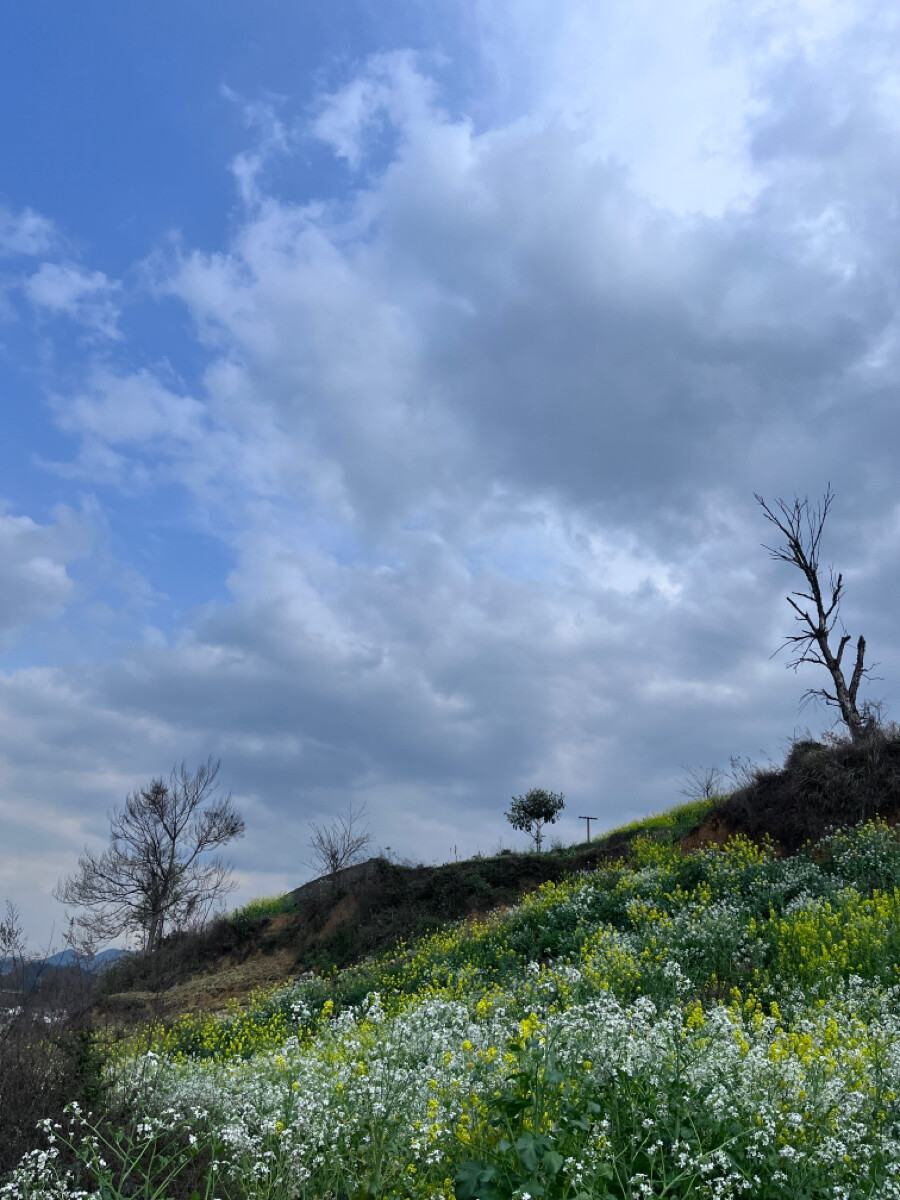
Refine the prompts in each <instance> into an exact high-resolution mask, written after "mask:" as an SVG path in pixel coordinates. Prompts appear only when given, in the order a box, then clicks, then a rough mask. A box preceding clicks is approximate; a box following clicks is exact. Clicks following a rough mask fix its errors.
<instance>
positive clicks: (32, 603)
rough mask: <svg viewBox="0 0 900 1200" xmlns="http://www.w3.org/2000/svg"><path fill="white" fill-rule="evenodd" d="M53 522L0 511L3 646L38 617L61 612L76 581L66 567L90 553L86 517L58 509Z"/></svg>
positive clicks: (0, 638)
mask: <svg viewBox="0 0 900 1200" xmlns="http://www.w3.org/2000/svg"><path fill="white" fill-rule="evenodd" d="M54 518H55V520H54V523H53V524H52V525H39V524H37V523H36V522H35V521H33V520H32V519H31V518H30V517H24V516H13V515H12V514H10V513H8V512H4V511H2V510H0V645H3V644H9V643H10V642H11V641H12V640H13V639H14V638H15V637H16V635H18V634H19V633H20V632H21V630H22V629H23V628H25V627H27V626H28V625H29V624H31V623H32V622H34V621H37V620H43V619H47V618H55V617H59V616H61V615H62V613H63V612H64V610H65V608H66V605H67V604H68V603H69V601H70V600H71V599H72V597H73V593H74V591H75V584H74V583H73V581H72V578H71V577H70V575H69V573H68V571H67V567H68V565H69V564H70V563H71V562H73V561H74V560H76V559H78V558H82V557H84V556H85V555H86V554H88V553H89V551H90V548H91V544H92V541H93V533H92V530H91V526H90V524H89V522H88V521H87V519H86V518H85V517H84V516H83V515H81V514H78V513H74V512H72V511H71V510H70V509H66V508H62V507H60V508H58V509H56V510H55V512H54Z"/></svg>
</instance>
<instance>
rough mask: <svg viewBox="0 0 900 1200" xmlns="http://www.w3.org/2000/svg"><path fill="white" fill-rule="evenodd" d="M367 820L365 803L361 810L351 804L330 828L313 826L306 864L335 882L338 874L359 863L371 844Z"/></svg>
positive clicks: (311, 825) (328, 826)
mask: <svg viewBox="0 0 900 1200" xmlns="http://www.w3.org/2000/svg"><path fill="white" fill-rule="evenodd" d="M365 818H366V806H365V804H363V805H361V806H360V807H359V808H358V809H354V807H353V805H352V804H350V805H348V807H347V810H346V812H343V813H339V814H338V816H337V817H336V818H335V820H334V821H332V822H331V824H330V825H315V824H312V823H311V824H310V828H311V829H312V834H311V836H310V839H309V847H310V856H309V859H308V860H307V865H308V866H309V867H311V868H312V869H313V870H314V871H318V872H319V874H320V875H328V876H329V877H330V878H331V881H332V883H333V882H334V881H335V878H336V876H337V873H338V871H342V870H343V869H344V867H352V866H353V865H354V864H355V863H357V862H359V858H360V855H361V854H362V852H363V850H365V848H366V847H367V846H368V845H369V844H370V843H371V841H372V834H371V833H370V832H369V829H368V826H366V825H364V824H363V822H364V821H365Z"/></svg>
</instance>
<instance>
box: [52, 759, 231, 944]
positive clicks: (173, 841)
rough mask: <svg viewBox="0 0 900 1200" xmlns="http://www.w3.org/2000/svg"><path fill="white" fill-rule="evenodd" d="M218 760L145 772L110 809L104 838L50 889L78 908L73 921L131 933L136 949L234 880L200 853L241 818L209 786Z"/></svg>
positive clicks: (89, 928)
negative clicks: (102, 845) (149, 776)
mask: <svg viewBox="0 0 900 1200" xmlns="http://www.w3.org/2000/svg"><path fill="white" fill-rule="evenodd" d="M218 773H219V763H218V762H215V763H214V762H213V761H212V759H211V758H210V759H209V760H208V761H207V762H206V763H205V764H204V765H202V766H200V767H198V768H197V770H196V771H195V772H194V773H193V774H190V773H189V772H188V771H187V769H186V768H185V765H184V763H182V764H181V767H180V768H177V767H176V768H173V770H172V774H171V776H170V777H169V779H168V781H166V780H164V779H153V780H151V782H150V784H149V785H148V786H147V787H146V788H142V789H141V790H140V791H137V792H133V793H132V794H131V795H129V796H127V797H126V799H125V807H124V809H114V810H113V812H112V813H111V814H110V825H111V829H110V844H109V848H108V849H107V850H105V851H104V852H103V853H102V854H95V853H94V852H93V851H92V850H87V849H86V850H85V852H84V854H83V855H82V856H81V858H80V859H79V860H78V871H77V872H76V873H75V874H74V875H71V876H69V877H68V878H66V879H62V880H60V882H59V884H58V885H57V887H56V890H55V892H54V895H55V896H56V898H57V899H58V900H60V901H62V903H63V904H66V905H68V906H70V907H72V908H76V909H80V910H81V912H80V913H78V914H77V915H76V917H75V925H76V926H78V927H80V928H81V929H82V930H83V931H84V932H85V933H86V934H88V935H90V937H91V938H92V939H96V940H109V939H111V938H114V937H119V936H120V935H121V934H138V935H139V936H140V938H141V941H142V945H143V949H144V950H146V951H148V952H150V953H153V952H155V951H156V950H158V949H159V947H160V945H161V943H162V939H163V937H164V935H165V934H166V933H167V932H169V931H172V930H176V929H181V928H184V927H185V926H186V925H187V924H189V923H191V922H192V921H193V920H195V919H196V918H197V916H198V914H201V913H204V912H208V911H209V909H210V908H211V907H212V905H213V904H215V902H216V901H217V900H218V899H219V898H220V897H222V896H224V895H225V894H226V893H228V892H230V891H232V890H233V889H234V887H235V884H234V882H233V880H232V876H231V869H230V867H229V866H228V864H226V863H224V862H223V861H222V860H221V859H219V858H208V857H206V856H207V855H208V854H209V853H210V852H211V851H213V850H216V849H218V848H219V847H220V846H224V845H225V844H226V843H227V842H230V841H232V840H233V839H234V838H237V837H241V836H242V835H243V832H244V820H243V818H242V817H241V816H240V814H239V813H238V812H237V810H236V809H235V807H234V805H233V804H232V802H231V796H230V795H229V796H226V797H224V798H222V797H221V796H219V795H218V794H217V792H216V789H215V781H216V777H217V775H218Z"/></svg>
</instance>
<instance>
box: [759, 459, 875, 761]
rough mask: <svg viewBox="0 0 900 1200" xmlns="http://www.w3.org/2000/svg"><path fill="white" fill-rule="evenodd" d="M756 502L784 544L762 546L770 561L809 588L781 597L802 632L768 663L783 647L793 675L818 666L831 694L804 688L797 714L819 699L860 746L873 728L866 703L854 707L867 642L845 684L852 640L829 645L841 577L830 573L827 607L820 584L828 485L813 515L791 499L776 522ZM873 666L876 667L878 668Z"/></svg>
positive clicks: (806, 503) (805, 503)
mask: <svg viewBox="0 0 900 1200" xmlns="http://www.w3.org/2000/svg"><path fill="white" fill-rule="evenodd" d="M756 499H757V500H758V502H759V503H760V505H761V506H762V509H763V512H764V513H765V514H766V518H767V519H768V520H769V521H771V522H772V524H773V525H775V526H776V528H777V529H779V530H780V531H781V533H783V534H784V536H785V538H786V539H787V541H786V545H783V546H777V547H772V546H764V548H765V549H766V550H768V551H769V553H770V554H771V555H772V557H773V558H776V559H780V560H781V561H783V562H787V563H791V564H792V565H793V566H795V567H798V568H799V569H800V570H801V571H802V572H803V574H804V576H805V578H806V582H807V584H808V586H809V591H808V592H792V593H791V595H790V596H788V597H786V599H787V602H788V604H790V606H791V607H792V608H793V609H794V612H795V617H796V620H797V621H799V622H800V625H801V628H802V632H800V633H795V634H791V635H790V636H789V637H788V638H787V639H786V640H785V641H784V643H783V644H782V645H781V646H779V647H778V650H776V651H775V652H774V654H773V655H772V656H771V657H773V658H774V657H775V654H778V653H779V651H781V650H783V649H784V648H785V646H793V647H794V648H795V649H796V651H797V655H796V657H795V658H793V659H792V660H791V661H790V662H789V663H788V664H787V665H788V666H789V667H793V668H794V671H795V672H796V670H797V667H798V666H799V665H800V664H801V663H817V664H818V665H820V666H823V667H825V668H827V670H828V672H829V674H830V675H831V678H832V680H833V682H834V691H833V692H829V691H828V690H827V689H826V688H809V689H808V690H807V691H806V692H804V694H803V698H802V700H801V703H800V707H801V708H802V707H803V706H804V705H805V704H806V703H807V702H808V701H809V700H810V699H812V698H813V697H821V698H822V699H824V700H825V703H826V704H830V705H833V706H834V707H835V708H838V709H840V714H841V719H842V720H843V722H844V724H845V725H846V726H847V729H848V730H849V732H850V737H851V739H852V741H854V742H860V741H863V740H864V739H865V738H866V736H867V735H868V734H869V733H870V731H871V730H872V729H873V728H874V727H875V726H876V725H877V714H876V710H875V708H873V706H872V705H871V704H868V703H866V704H863V707H862V711H860V709H859V708H858V706H857V702H856V701H857V694H858V692H859V685H860V682H861V681H862V679H863V678H864V677H865V678H869V677H870V676H869V672H870V670H871V667H866V666H865V654H866V639H865V638H864V637H863V636H862V635H860V637H859V640H858V641H857V643H856V663H855V665H854V668H853V674H852V676H851V678H850V682H849V684H848V683H847V681H846V679H845V677H844V671H843V667H842V665H841V664H842V661H843V657H844V650H845V649H846V647H847V643H848V642H849V641H850V640H851V637H850V634H849V633H846V632H844V633H842V635H841V639H840V642H839V644H838V647H837V649H836V650H832V648H831V645H830V642H829V639H830V637H831V633H832V630H833V629H834V626H835V623H836V621H837V619H838V613H839V609H840V602H841V595H842V593H843V589H844V584H843V576H842V575H840V574H839V575H838V577H837V579H836V580H835V577H834V570H833V568H829V576H830V582H829V590H830V592H831V598H830V600H828V603H827V607H826V599H825V597H824V596H823V594H822V587H821V584H820V583H819V543H820V541H821V539H822V528H823V526H824V524H825V518H826V517H827V516H828V510H829V508H830V507H831V502H832V500H833V499H834V493H833V492H832V490H831V484H830V483H829V484H828V487H827V489H826V491H825V499H824V503H823V504H822V507H821V508H817V509H815V510H811V509H810V507H809V500H808V499H804V500H803V501H802V502H801V501H800V500H799V499H798V498H797V497H796V496H795V497H794V504H793V507H792V508H788V506H787V505H786V504H785V503H784V501H783V500H779V501H778V509H779V511H780V513H781V518H780V519H779V517H778V516H776V515H775V513H774V512H773V511H772V510H771V509H770V508H769V506H768V505H767V504H766V503H765V501H764V500H763V498H762V496H759V495H757V496H756ZM804 520H805V529H804ZM791 596H797V597H798V598H799V599H801V600H808V601H809V603H810V604H812V605H814V606H815V613H814V615H810V613H809V611H808V610H807V609H805V608H801V606H800V605H799V604H798V603H797V602H796V600H793V599H791ZM841 628H842V630H843V628H844V626H843V622H842V623H841ZM813 647H816V649H813ZM873 665H875V666H877V663H876V664H873Z"/></svg>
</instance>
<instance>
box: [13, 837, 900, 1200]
mask: <svg viewBox="0 0 900 1200" xmlns="http://www.w3.org/2000/svg"><path fill="white" fill-rule="evenodd" d="M898 971H900V838H898V835H897V833H896V832H895V831H894V830H892V829H891V828H890V827H889V826H887V825H886V824H885V823H883V822H876V823H870V824H868V825H866V826H864V827H860V828H859V829H857V830H855V831H853V832H850V833H839V834H835V835H832V836H831V837H829V838H827V839H824V840H822V841H820V842H819V843H818V844H816V845H815V846H810V847H809V848H808V849H806V850H804V851H802V852H800V853H798V854H797V855H795V856H792V857H784V856H779V855H777V854H776V853H775V852H774V850H773V849H771V848H766V847H765V846H756V845H754V844H753V843H752V842H750V841H749V840H748V839H746V838H743V837H740V836H739V837H736V838H734V839H732V840H731V842H730V843H729V845H728V846H726V847H725V848H724V849H722V848H706V849H702V850H699V851H694V852H692V853H686V852H685V851H683V850H681V849H680V848H679V847H677V846H673V845H665V844H663V843H662V842H661V841H660V840H659V839H653V838H649V837H646V836H643V837H638V838H637V839H635V841H634V842H633V843H632V845H631V854H630V863H628V864H626V863H624V862H619V863H617V864H609V865H606V866H601V867H598V868H595V869H593V870H591V871H587V872H584V873H582V874H581V875H578V876H575V877H570V878H569V879H568V880H566V881H564V882H561V883H554V882H550V883H547V884H545V885H543V886H542V887H540V888H539V889H538V890H537V891H535V892H532V893H530V894H529V895H528V896H526V898H525V899H524V900H523V902H522V903H521V904H519V905H517V906H514V907H512V908H510V909H508V910H507V911H505V912H503V913H497V914H494V915H492V916H491V917H489V918H486V919H484V920H481V921H474V922H473V921H470V922H462V923H458V924H456V925H455V926H449V927H446V928H444V929H442V930H440V931H438V932H436V933H434V934H433V935H431V936H430V937H427V938H425V939H423V940H422V941H420V942H419V943H418V944H416V945H415V946H412V947H410V948H409V949H408V950H406V949H404V948H402V947H401V948H398V949H397V950H395V952H393V953H389V954H386V955H383V956H380V957H377V958H375V959H373V960H369V961H368V962H366V963H362V964H359V965H357V966H356V967H354V968H351V969H349V970H346V971H343V972H339V973H336V974H333V975H331V976H329V977H328V978H315V979H310V980H306V981H303V982H300V983H295V984H293V985H290V986H287V987H282V988H280V989H276V990H275V991H271V992H269V993H267V994H265V995H259V996H257V997H256V998H255V999H254V1000H253V1001H252V1003H250V1004H249V1005H248V1006H246V1008H244V1009H243V1010H241V1009H240V1008H239V1007H237V1006H234V1007H232V1008H231V1010H230V1011H229V1012H227V1013H226V1014H225V1015H224V1016H223V1017H221V1018H216V1017H214V1016H212V1015H197V1016H185V1017H183V1018H182V1019H181V1020H180V1021H178V1022H176V1023H175V1024H174V1025H172V1026H169V1027H167V1028H166V1027H163V1026H158V1027H156V1028H155V1029H151V1030H147V1031H144V1032H143V1033H141V1035H140V1036H139V1037H137V1038H135V1039H134V1040H133V1041H131V1042H130V1043H125V1044H124V1045H121V1044H120V1046H119V1047H118V1049H117V1051H116V1054H115V1059H114V1063H115V1064H116V1065H114V1066H113V1068H112V1074H111V1075H110V1076H109V1086H110V1089H111V1090H110V1091H109V1092H108V1093H107V1097H106V1105H107V1110H106V1111H107V1115H106V1117H105V1118H104V1122H103V1123H102V1124H101V1126H100V1127H97V1126H96V1124H95V1121H96V1118H94V1119H91V1118H89V1117H82V1116H80V1115H79V1114H77V1113H76V1114H73V1115H71V1116H70V1118H69V1121H68V1124H67V1125H65V1124H64V1125H61V1126H60V1128H59V1129H58V1130H56V1131H48V1133H47V1136H48V1138H49V1143H50V1145H49V1150H50V1154H49V1155H48V1154H47V1153H45V1152H41V1151H36V1152H35V1154H34V1155H33V1156H32V1157H31V1158H30V1159H28V1161H27V1162H26V1163H24V1164H23V1165H22V1166H21V1167H20V1168H19V1169H18V1171H17V1172H16V1173H14V1175H13V1176H12V1177H11V1179H10V1181H9V1185H8V1187H7V1190H6V1193H5V1195H6V1196H7V1197H9V1198H10V1200H20V1198H21V1200H25V1198H26V1197H32V1196H37V1195H51V1196H54V1197H56V1198H58V1200H72V1198H74V1197H75V1196H76V1195H78V1194H83V1191H88V1192H91V1193H93V1192H96V1191H97V1190H98V1189H99V1190H100V1191H101V1192H102V1194H104V1195H111V1196H123V1195H129V1194H131V1191H132V1185H131V1184H130V1183H129V1179H130V1178H131V1177H132V1175H133V1174H134V1173H135V1171H138V1172H139V1174H138V1179H139V1182H140V1188H141V1194H147V1195H149V1194H154V1195H155V1194H163V1191H162V1189H165V1193H164V1194H165V1195H169V1196H177V1197H185V1198H186V1197H188V1196H190V1195H197V1194H199V1195H201V1196H202V1195H207V1196H212V1195H213V1194H215V1195H217V1196H227V1197H229V1198H230V1200H267V1198H268V1197H270V1196H272V1195H278V1196H281V1195H284V1196H294V1197H298V1198H299V1200H349V1198H351V1197H382V1198H384V1200H434V1198H436V1197H441V1198H443V1200H526V1197H541V1198H546V1200H626V1198H627V1200H633V1197H635V1196H637V1197H639V1198H640V1197H645V1196H646V1197H663V1196H666V1197H678V1198H680V1200H735V1198H737V1197H740V1196H750V1197H754V1198H756V1197H760V1198H762V1197H765V1198H766V1200H800V1198H801V1197H806V1198H808V1200H817V1198H823V1200H824V1198H825V1197H829V1198H835V1200H838V1198H840V1200H863V1198H864V1197H865V1198H872V1197H878V1198H879V1200H881V1198H883V1200H898V1198H900V1050H898V1047H900V986H898ZM97 1138H102V1139H103V1141H102V1153H101V1143H100V1142H98V1141H97ZM55 1150H58V1151H60V1152H61V1157H60V1158H59V1159H57V1158H54V1157H53V1151H55ZM101 1160H102V1161H101Z"/></svg>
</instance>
